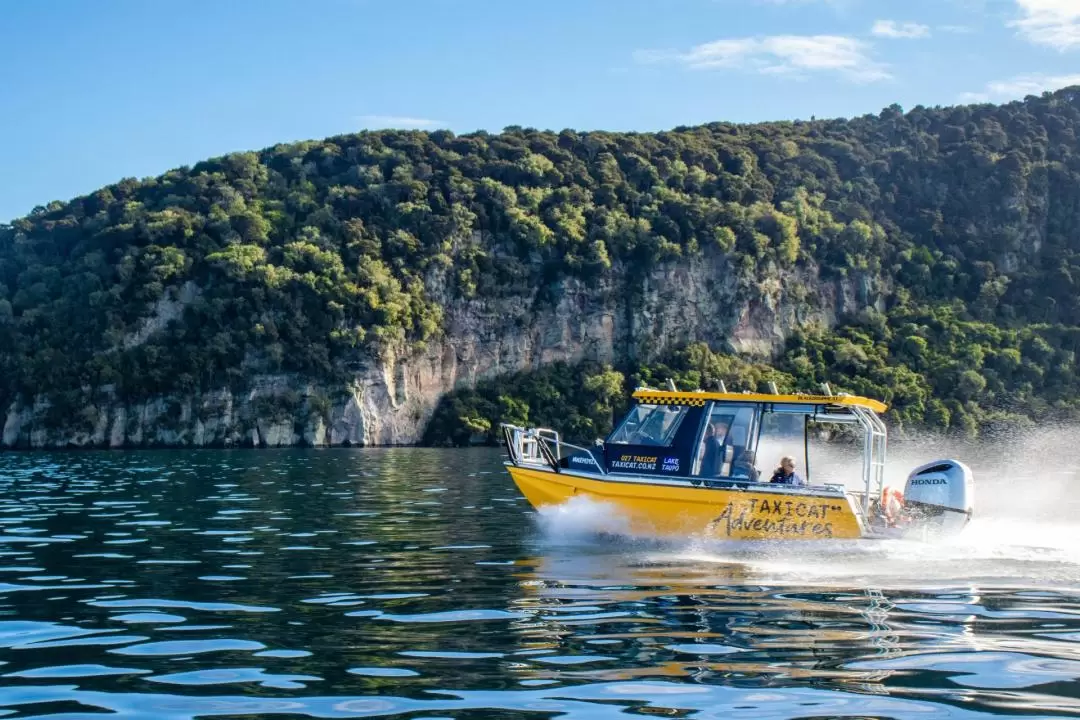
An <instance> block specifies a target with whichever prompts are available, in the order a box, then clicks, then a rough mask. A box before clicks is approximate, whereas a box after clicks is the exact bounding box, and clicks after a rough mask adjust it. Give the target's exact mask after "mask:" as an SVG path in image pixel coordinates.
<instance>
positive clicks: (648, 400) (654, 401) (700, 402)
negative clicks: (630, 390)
mask: <svg viewBox="0 0 1080 720" xmlns="http://www.w3.org/2000/svg"><path fill="white" fill-rule="evenodd" d="M635 397H637V399H638V401H639V402H641V403H644V404H647V405H685V406H687V407H705V398H703V397H700V398H699V397H692V396H688V395H645V394H639V395H636V396H635Z"/></svg>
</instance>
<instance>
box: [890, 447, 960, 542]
mask: <svg viewBox="0 0 1080 720" xmlns="http://www.w3.org/2000/svg"><path fill="white" fill-rule="evenodd" d="M904 511H905V512H906V514H907V515H908V518H909V520H910V522H911V523H912V524H914V525H921V526H926V527H928V528H930V529H933V530H937V531H940V532H943V533H957V532H960V531H961V530H963V529H964V527H965V526H966V525H967V524H968V522H969V521H970V520H971V516H972V515H973V514H974V512H975V478H974V476H973V475H972V474H971V468H969V467H968V466H967V465H965V464H964V463H962V462H960V461H958V460H935V461H934V462H930V463H926V464H925V465H920V466H919V467H917V468H915V469H914V470H912V471H911V474H909V475H908V479H907V484H906V485H905V486H904Z"/></svg>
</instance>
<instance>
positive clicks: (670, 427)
mask: <svg viewBox="0 0 1080 720" xmlns="http://www.w3.org/2000/svg"><path fill="white" fill-rule="evenodd" d="M686 411H687V408H686V407H679V406H671V405H638V406H636V407H635V408H633V409H632V410H631V411H630V412H629V414H627V416H626V418H625V419H624V420H623V422H622V424H621V425H620V426H619V427H618V429H617V430H615V432H613V433H612V434H611V438H610V439H609V440H608V442H609V443H614V444H617V445H652V446H656V447H668V446H670V445H671V443H672V441H673V440H674V438H675V433H676V431H678V429H679V425H680V423H682V420H683V418H684V417H686Z"/></svg>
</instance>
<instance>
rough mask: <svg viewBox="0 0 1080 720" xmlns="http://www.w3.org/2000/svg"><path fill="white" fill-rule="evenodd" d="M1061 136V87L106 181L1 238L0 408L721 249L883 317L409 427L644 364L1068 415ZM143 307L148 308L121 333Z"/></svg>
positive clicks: (488, 412)
mask: <svg viewBox="0 0 1080 720" xmlns="http://www.w3.org/2000/svg"><path fill="white" fill-rule="evenodd" d="M1078 132H1080V88H1068V89H1065V90H1061V91H1059V92H1056V93H1052V94H1051V93H1047V94H1044V95H1043V96H1041V97H1029V98H1027V99H1026V100H1024V101H1023V102H1014V103H1010V104H1008V105H1002V106H995V105H989V104H986V105H973V106H958V107H947V108H925V107H916V108H914V109H912V110H910V111H908V112H906V113H905V112H903V111H902V109H901V108H899V107H897V106H893V107H889V108H886V109H885V110H883V111H882V112H881V113H880V114H878V115H868V116H864V117H860V118H855V119H850V120H845V119H834V120H818V121H811V122H776V123H765V124H756V125H735V124H728V123H713V124H710V125H705V126H701V127H691V128H677V129H675V130H672V131H670V132H659V133H606V132H589V133H577V132H573V131H570V130H564V131H562V132H559V133H554V132H544V131H538V130H534V129H528V128H520V127H511V128H507V129H505V130H504V131H503V132H502V133H499V134H488V133H484V132H478V133H473V134H468V135H461V136H457V135H454V134H453V133H451V132H448V131H437V132H430V133H429V132H418V131H410V132H406V131H380V132H363V133H358V134H353V135H346V136H340V137H334V138H329V139H327V140H323V141H312V142H303V143H296V144H291V145H279V146H275V147H272V148H269V149H267V150H264V151H262V152H244V153H236V154H233V155H228V156H225V157H221V158H216V159H212V160H208V161H205V162H201V163H199V164H197V165H195V166H194V167H191V168H180V169H177V170H173V171H171V172H168V173H165V174H164V175H162V176H160V177H157V178H151V179H146V180H141V181H139V180H134V179H127V180H123V181H121V182H119V183H116V184H115V185H111V186H109V187H106V188H102V189H101V190H98V191H97V192H94V193H93V194H91V195H88V196H86V197H81V198H77V199H75V200H73V201H71V202H68V203H61V202H53V203H50V204H49V205H48V206H45V207H39V208H36V209H35V210H34V211H33V212H32V213H31V214H30V215H29V216H28V217H25V218H21V219H19V220H16V221H15V222H13V223H12V224H11V225H9V226H0V408H6V407H7V405H8V404H10V403H11V402H12V401H13V400H15V399H16V398H24V399H26V398H30V397H32V396H34V395H38V394H42V395H45V396H47V397H49V398H50V399H51V401H52V403H53V407H54V408H55V412H56V413H57V414H58V415H62V414H63V413H64V412H67V411H69V410H71V409H73V408H77V407H79V406H80V403H82V402H83V401H84V400H85V398H86V397H87V395H88V394H92V393H94V392H95V391H96V390H98V389H100V388H103V387H111V388H114V389H115V392H116V393H118V395H119V396H120V397H121V398H124V399H138V398H145V397H148V396H151V395H154V394H160V393H171V392H180V393H195V392H199V391H201V390H207V389H212V388H217V387H221V386H223V385H235V386H242V385H243V383H244V381H245V378H247V377H249V376H250V375H251V374H252V373H255V372H280V371H287V372H296V373H300V374H303V375H304V376H308V377H312V378H322V379H330V380H333V379H335V378H338V379H340V378H343V377H346V376H347V375H348V373H349V369H350V367H352V366H353V363H354V362H355V361H356V360H357V358H360V357H363V356H370V355H371V354H377V353H380V352H383V351H384V350H385V349H387V348H394V349H397V350H401V349H408V348H416V347H418V346H419V345H421V344H422V343H424V342H426V341H429V340H431V339H432V338H433V337H435V336H437V335H438V334H439V333H441V332H443V309H444V307H445V306H446V303H447V302H448V301H453V300H455V299H469V298H491V297H501V296H506V295H510V294H528V293H530V292H531V291H532V290H534V289H536V288H539V289H540V290H541V294H543V291H544V290H545V289H546V288H550V287H552V286H553V285H554V284H555V283H556V282H557V281H558V280H559V279H561V278H565V277H568V276H575V277H580V278H585V279H588V280H595V279H597V278H624V279H629V280H632V279H633V278H634V277H636V276H638V275H640V274H641V273H643V272H647V271H648V269H649V268H651V267H653V266H655V265H656V264H657V263H661V262H665V261H669V260H677V259H678V258H680V257H683V256H689V255H694V254H699V253H722V254H724V255H725V256H726V257H727V258H728V260H729V263H730V267H731V270H732V272H733V273H735V274H736V275H737V276H738V279H739V282H740V283H741V284H742V285H743V286H745V287H753V286H754V284H755V283H759V282H761V281H762V280H765V279H767V278H770V277H776V276H777V275H782V274H783V273H784V272H786V271H787V270H788V269H791V268H795V267H803V268H811V269H813V270H814V271H815V272H818V273H819V274H820V277H821V278H822V280H823V281H825V282H828V281H832V280H836V279H840V278H850V277H853V276H856V275H857V276H859V277H864V276H865V277H873V278H876V279H877V280H878V281H880V282H881V283H882V284H883V285H884V286H886V287H888V288H889V293H888V300H887V307H885V309H884V311H883V312H881V311H877V310H873V309H864V310H863V311H861V312H859V313H857V314H855V315H852V316H850V317H844V318H841V323H840V325H839V326H837V327H836V328H832V329H829V330H827V331H826V330H825V329H817V330H815V329H807V330H805V331H801V332H798V333H796V334H795V335H794V336H793V337H791V338H790V340H789V343H788V345H787V347H786V348H785V349H784V351H783V353H782V354H781V355H780V356H779V357H776V358H772V359H754V360H753V361H748V360H745V359H740V358H734V357H731V356H729V355H727V354H725V352H724V350H725V349H724V348H711V349H710V348H705V347H699V346H694V347H689V348H686V349H685V350H683V351H681V352H679V353H676V355H675V356H672V357H669V358H666V359H664V361H663V364H659V363H652V364H644V365H642V364H640V363H635V362H632V361H631V360H630V359H627V362H626V363H625V366H623V367H615V368H600V367H581V368H572V367H561V366H559V367H553V368H551V369H549V370H547V371H544V372H542V373H539V374H537V375H536V376H535V377H533V378H532V379H531V380H530V379H529V378H521V377H517V378H504V379H502V380H496V381H492V382H489V383H486V384H484V385H482V386H481V387H479V388H477V390H475V391H469V392H465V393H461V394H459V395H456V396H454V397H453V398H449V399H448V400H447V402H445V403H444V404H443V406H442V407H441V408H440V411H439V413H437V415H436V418H435V421H434V422H433V425H432V428H431V429H430V430H429V439H430V440H431V441H432V442H440V441H447V440H454V439H457V440H460V439H461V432H462V431H461V430H455V429H454V426H455V424H456V425H458V426H460V425H461V424H462V423H465V426H467V427H470V428H471V429H472V431H473V432H474V433H475V432H480V433H484V432H489V431H490V428H491V427H492V426H493V423H496V422H497V421H498V420H499V419H519V420H520V419H525V418H528V419H532V420H543V419H546V417H547V413H556V415H555V416H554V417H568V415H567V413H572V417H574V418H577V419H576V420H575V421H574V422H577V423H578V425H579V428H578V429H579V431H580V433H579V434H581V435H593V434H596V433H598V432H601V431H602V430H603V429H604V427H605V423H607V422H610V414H611V412H612V408H613V407H614V404H615V403H617V402H618V400H617V399H616V398H618V397H620V396H622V395H623V390H624V389H625V388H624V387H623V386H624V385H625V384H628V383H636V382H642V381H649V380H653V381H657V382H659V381H660V380H662V379H663V377H662V376H671V377H673V378H675V379H676V380H677V381H678V382H679V383H680V384H683V385H686V386H694V385H695V384H700V383H707V382H711V381H713V380H715V379H716V378H718V377H721V376H722V377H724V378H726V379H727V381H728V385H729V387H730V386H731V385H732V382H733V381H734V382H735V383H741V384H742V385H743V386H746V387H753V386H755V385H756V384H759V383H761V382H765V381H767V380H773V381H776V382H778V384H780V385H781V386H782V387H785V388H788V389H794V388H795V387H799V388H807V387H814V386H816V385H817V383H820V382H822V381H830V382H832V383H833V384H834V386H835V387H840V388H844V389H846V390H849V391H852V392H859V393H865V394H869V395H874V396H877V397H880V398H882V399H883V400H885V401H887V402H889V403H890V404H891V405H893V409H892V410H891V416H892V419H893V421H894V422H896V423H898V424H901V425H911V426H928V427H936V428H950V429H954V430H959V431H962V432H966V433H975V432H977V431H978V430H979V428H980V427H983V426H986V425H987V424H989V423H994V422H1015V421H1016V418H1017V417H1018V416H1024V415H1027V416H1033V415H1036V414H1040V415H1041V414H1045V413H1051V414H1068V413H1072V412H1073V411H1074V409H1076V408H1077V407H1080V405H1078V403H1077V400H1076V398H1077V397H1078V396H1080V392H1078V391H1080V387H1078V386H1080V382H1078V375H1077V371H1076V357H1075V354H1076V351H1077V349H1078V347H1080V292H1078V289H1080V288H1078V284H1080V145H1078V142H1077V133H1078ZM436 277H440V278H444V279H448V280H449V281H450V282H449V283H447V287H449V288H450V293H451V297H440V296H438V294H437V293H435V292H433V290H432V288H433V287H435V286H436V285H438V286H439V287H441V286H442V285H441V284H439V283H435V282H434V281H433V279H434V278H436ZM170 303H171V304H172V305H171V306H172V307H173V308H174V311H175V312H174V315H175V318H174V321H173V322H170V323H168V324H164V325H163V327H161V328H149V329H148V328H147V325H146V323H147V318H149V317H151V316H153V315H155V314H157V315H159V316H160V315H162V314H163V312H164V310H163V308H166V309H167V308H168V307H169V306H170ZM165 315H166V316H167V313H165Z"/></svg>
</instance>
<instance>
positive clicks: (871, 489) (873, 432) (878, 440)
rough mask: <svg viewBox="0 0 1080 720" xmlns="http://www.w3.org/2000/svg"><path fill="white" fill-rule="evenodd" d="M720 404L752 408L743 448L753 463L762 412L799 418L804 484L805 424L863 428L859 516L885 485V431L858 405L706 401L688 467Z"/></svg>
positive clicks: (870, 412) (695, 461) (697, 459)
mask: <svg viewBox="0 0 1080 720" xmlns="http://www.w3.org/2000/svg"><path fill="white" fill-rule="evenodd" d="M721 405H731V406H736V407H746V406H747V405H750V406H753V407H754V412H753V415H752V420H751V427H750V428H749V429H748V430H747V449H748V450H752V452H753V453H754V458H755V462H756V458H757V453H758V446H759V443H760V441H761V428H762V424H763V423H762V416H763V414H764V413H765V412H779V413H783V414H790V415H803V416H804V418H805V419H804V422H803V451H804V453H805V455H806V458H805V465H804V467H805V468H806V483H807V485H809V484H810V447H809V422H810V421H811V420H813V421H814V422H819V423H823V424H828V423H832V424H837V425H859V426H861V427H862V429H863V449H862V476H863V485H864V488H865V491H864V494H863V497H862V511H863V516H864V517H866V516H868V515H869V513H870V499H871V498H873V497H878V496H880V495H881V491H882V489H883V487H884V485H885V460H886V457H887V452H888V428H886V426H885V423H884V421H882V419H881V418H880V417H879V416H878V414H877V413H876V412H874V410H872V409H871V408H868V407H862V406H859V405H830V404H829V403H815V404H807V405H803V404H801V403H785V402H761V401H753V400H745V401H738V400H710V401H708V402H706V403H705V412H704V413H702V417H701V422H700V425H699V427H698V432H697V436H696V441H695V445H694V454H693V456H692V460H691V467H692V468H697V467H698V463H699V462H700V457H699V455H700V454H701V444H702V440H703V438H704V433H705V425H706V423H707V422H708V420H709V418H710V417H711V416H712V412H713V409H714V408H715V407H717V406H721Z"/></svg>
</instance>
